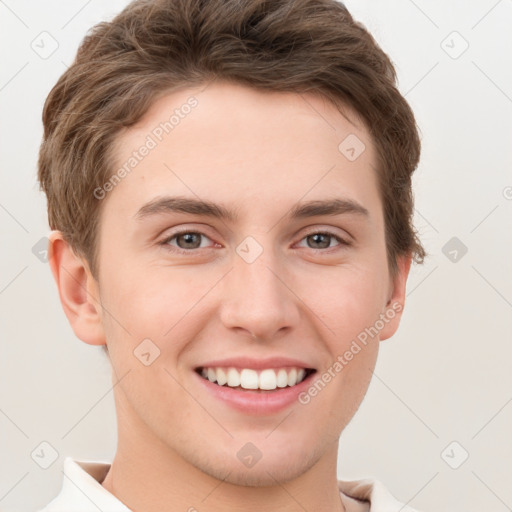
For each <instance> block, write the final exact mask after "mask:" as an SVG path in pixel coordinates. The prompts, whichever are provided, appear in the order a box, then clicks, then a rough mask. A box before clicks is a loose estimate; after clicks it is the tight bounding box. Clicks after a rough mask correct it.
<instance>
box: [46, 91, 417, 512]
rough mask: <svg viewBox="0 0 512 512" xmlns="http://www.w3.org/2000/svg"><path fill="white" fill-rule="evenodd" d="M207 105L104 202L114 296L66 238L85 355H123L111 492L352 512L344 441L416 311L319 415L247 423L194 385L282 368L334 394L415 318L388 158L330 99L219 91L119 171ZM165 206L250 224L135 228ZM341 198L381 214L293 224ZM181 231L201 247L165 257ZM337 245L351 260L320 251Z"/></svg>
mask: <svg viewBox="0 0 512 512" xmlns="http://www.w3.org/2000/svg"><path fill="white" fill-rule="evenodd" d="M191 95H194V96H195V97H196V98H197V100H198V105H197V107H196V108H194V109H192V111H191V112H190V114H189V115H187V116H186V117H185V118H184V119H181V120H180V123H179V125H177V126H176V127H175V128H174V130H173V131H172V132H171V133H169V134H167V135H166V136H164V138H163V140H162V141H161V142H160V143H159V144H158V145H157V146H156V147H155V148H154V149H152V150H151V151H150V152H149V154H148V155H147V156H145V158H144V159H143V160H142V161H141V162H140V163H138V165H137V166H136V167H135V168H134V169H133V170H132V172H131V173H130V174H129V175H128V176H126V177H125V178H124V179H122V180H121V182H120V183H119V184H118V185H117V186H116V187H115V188H114V189H113V190H112V191H110V192H108V195H107V197H106V198H105V199H103V200H102V212H101V224H100V233H99V242H100V244H99V252H98V261H99V273H98V276H97V278H98V279H97V280H96V279H94V278H93V276H92V275H91V273H90V271H89V266H88V265H87V263H86V262H85V261H84V260H83V259H82V258H79V257H78V256H76V255H75V254H74V253H73V251H72V250H71V249H70V247H69V246H68V244H67V243H66V242H65V241H64V240H63V238H62V235H61V233H60V232H58V231H54V232H52V234H51V238H50V239H51V253H50V256H51V258H50V264H51V268H52V272H53V275H54V277H55V280H56V282H57V285H58V289H59V294H60V299H61V302H62V305H63V308H64V311H65V313H66V315H67V318H68V320H69V322H70V324H71V326H72V328H73V330H74V332H75V333H76V335H77V336H78V337H79V338H80V339H81V340H83V341H84V342H85V343H89V344H91V345H102V344H107V345H108V348H109V353H110V358H111V362H112V367H113V384H116V383H117V385H116V386H115V387H114V398H115V403H116V411H117V420H118V421H117V423H118V446H117V452H116V455H115V458H114V460H113V463H112V466H111V468H110V471H109V473H108V474H107V477H106V478H105V480H104V481H103V483H102V485H103V486H104V487H105V488H106V489H107V490H108V491H110V492H111V493H112V494H114V495H115V496H116V497H117V498H118V499H119V500H121V501H122V502H123V503H125V504H126V505H127V506H128V507H129V508H131V509H132V510H134V511H136V512H157V511H158V512H161V511H162V510H169V511H170V510H173V511H174V510H176V511H178V510H183V511H185V510H189V509H190V510H193V509H191V507H195V509H197V510H198V511H201V510H208V511H209V512H217V511H225V510H230V511H242V510H243V511H246V512H256V511H261V510H280V511H289V512H291V511H303V510H309V511H312V510H315V511H320V512H323V511H325V512H327V511H329V512H332V511H344V510H347V511H350V509H351V504H350V500H346V499H345V500H341V499H340V493H339V490H338V488H337V457H338V439H339V437H340V434H341V432H342V431H343V429H344V428H345V426H346V425H347V424H348V423H349V421H350V420H351V418H352V417H353V416H354V414H355V412H356V411H357V409H358V407H359V405H360V403H361V401H362V399H363V398H364V395H365V393H366V391H367V389H368V385H369V382H370V379H371V375H372V370H373V368H374V367H375V363H376V359H377V355H378V347H379V340H384V339H387V338H389V337H390V336H392V335H393V334H394V332H395V331H396V329H397V328H398V325H399V321H400V316H401V310H400V312H397V313H396V314H395V315H394V316H393V318H392V319H391V320H390V321H389V322H387V323H386V324H385V326H384V328H383V329H382V330H380V332H379V335H378V336H377V337H375V338H373V339H371V341H370V342H369V343H368V344H367V345H366V346H365V347H364V349H363V350H361V351H360V352H359V353H358V354H357V355H356V356H354V358H353V359H352V360H351V361H350V362H349V363H348V364H347V365H346V366H345V367H344V368H343V370H342V371H341V372H340V373H339V374H337V376H336V377H335V378H333V379H332V380H331V382H330V383H329V384H328V385H327V386H325V388H324V389H323V390H322V391H321V392H319V393H318V395H317V396H315V397H314V398H312V399H311V401H310V402H309V403H307V404H301V403H299V402H298V401H294V402H293V403H292V404H291V405H289V406H287V407H286V408H285V409H283V410H280V411H278V412H276V413H272V414H259V415H258V414H242V413H241V412H240V411H238V410H235V409H233V408H232V407H231V406H229V405H227V404H226V403H224V402H223V401H222V400H219V399H217V398H216V397H212V396H210V395H209V394H208V393H207V392H206V391H205V389H204V386H203V385H202V383H201V382H200V380H199V379H198V375H197V374H196V373H195V371H194V369H195V368H196V367H197V366H198V365H200V364H201V363H204V362H206V361H211V360H214V359H223V358H227V357H234V356H247V357H251V358H255V359H261V358H267V357H272V356H281V357H292V358H297V359H300V360H301V361H306V362H308V366H309V367H311V368H314V369H316V370H317V374H316V375H317V376H320V375H321V374H322V373H324V372H325V371H326V370H327V369H328V368H329V367H332V365H333V362H334V361H336V358H337V357H338V356H339V355H340V354H343V353H344V352H345V351H346V350H347V349H348V347H349V346H350V344H351V342H352V341H353V340H354V339H356V338H357V335H358V334H359V333H361V332H362V331H364V329H365V328H366V327H369V326H372V325H374V324H375V322H376V320H377V319H378V318H379V315H381V314H382V313H385V312H386V311H387V310H389V309H390V308H391V307H392V304H393V303H395V304H400V305H402V306H403V304H404V298H405V284H406V280H407V275H408V272H409V268H410V263H411V259H410V257H409V256H408V257H405V256H404V257H400V258H399V260H398V267H399V271H398V273H397V275H396V276H395V277H392V276H391V274H390V272H389V268H388V264H387V259H386V246H385V235H384V219H383V214H382V203H381V200H380V197H379V191H378V187H377V177H376V174H375V166H376V154H375V148H374V146H373V144H372V142H371V140H370V137H369V135H368V132H367V130H366V129H365V128H364V127H363V126H362V124H361V123H360V122H358V123H357V125H354V124H351V123H350V122H349V121H348V119H346V118H345V117H344V116H342V115H341V114H340V113H339V112H338V110H336V108H335V107H334V106H332V105H331V104H330V103H329V102H327V101H326V100H323V99H321V98H319V97H318V96H314V95H312V94H309V93H308V94H302V95H299V94H293V93H269V92H262V91H255V90H252V89H250V88H247V87H242V86H239V85H234V84H228V83H215V84H210V85H208V87H206V88H204V86H203V87H201V88H199V87H198V88H192V89H187V90H181V91H177V92H176V91H174V92H172V93H171V94H166V95H164V96H162V97H160V98H159V99H158V100H157V101H156V102H155V103H154V104H153V105H152V107H151V109H150V110H149V111H148V112H147V113H146V115H145V116H144V117H143V118H142V119H141V120H140V121H139V123H137V125H135V126H132V127H130V128H129V129H127V130H125V131H124V132H122V133H121V134H120V136H119V139H118V144H117V146H116V151H115V158H116V162H115V164H116V166H115V169H117V168H118V167H120V166H122V165H123V163H124V162H126V160H127V159H128V158H129V156H130V154H131V153H132V152H133V151H134V150H135V149H137V148H139V147H140V146H141V145H142V144H143V143H144V141H145V140H146V137H147V135H148V134H150V133H151V131H152V130H153V129H154V127H155V126H158V125H159V123H161V122H163V121H164V120H166V119H168V118H169V113H170V112H172V111H173V110H174V109H175V108H177V107H179V106H180V105H183V104H184V103H185V102H186V100H187V98H189V97H190V96H191ZM349 117H350V119H351V120H352V121H354V122H355V120H356V119H357V118H356V116H355V115H354V114H353V112H352V115H350V116H349ZM349 134H355V135H357V137H358V138H359V139H360V140H362V141H364V144H365V145H366V150H365V151H364V152H363V153H362V154H361V155H360V156H359V157H358V158H357V159H356V160H354V161H349V160H348V159H347V158H346V157H345V156H344V155H343V154H342V153H341V152H340V151H339V150H338V145H339V144H340V142H341V141H342V140H343V139H345V137H347V136H348V135H349ZM167 195H169V196H178V195H179V196H183V197H188V198H192V199H201V200H207V201H211V202H214V203H217V204H221V205H223V206H225V207H226V208H229V209H233V210H236V212H237V213H238V218H237V219H235V220H227V219H223V220H221V219H218V218H213V217H208V216H204V215H199V214H191V213H177V212H170V211H164V212H160V213H158V214H153V215H148V216H146V217H143V218H141V219H137V218H136V213H137V212H138V210H139V209H140V208H141V207H142V206H143V205H144V204H146V203H148V202H149V201H151V200H153V199H155V198H156V197H163V196H167ZM332 198H343V199H346V200H350V201H352V202H354V203H357V204H359V205H360V206H362V207H364V208H365V209H366V210H367V213H366V214H362V213H359V212H355V211H347V212H345V213H341V214H338V215H317V216H314V217H305V218H295V219H292V218H289V217H288V214H289V212H290V211H291V209H292V208H293V207H294V206H296V205H297V204H298V203H300V204H302V203H304V202H307V201H310V200H327V199H332ZM177 228H180V229H184V230H186V231H187V232H189V233H198V232H200V233H202V236H199V237H198V235H196V238H191V239H190V238H189V239H187V238H186V237H184V236H181V237H180V236H178V237H175V238H173V239H172V240H171V241H169V242H168V243H167V244H162V243H161V242H163V241H164V240H165V239H166V238H169V237H170V236H171V235H172V234H173V233H174V232H176V231H177ZM326 231H327V232H329V233H332V234H333V235H335V236H339V237H340V238H341V239H342V240H344V241H347V242H350V245H344V244H340V242H338V241H337V240H336V238H334V236H330V237H329V236H328V235H324V236H323V237H316V238H315V237H314V236H312V235H313V234H314V233H325V232H326ZM189 236H190V235H189ZM248 236H250V237H253V238H254V239H255V240H256V241H257V242H258V243H259V244H260V246H261V247H262V249H263V252H262V253H261V254H260V255H259V256H258V257H257V258H256V259H255V261H253V262H252V263H248V262H247V261H246V260H244V259H243V258H242V257H240V255H239V254H238V253H237V251H236V249H237V247H238V246H239V244H241V242H242V241H243V240H244V239H245V238H246V237H248ZM196 240H197V241H196ZM191 244H192V245H191ZM190 247H192V248H190ZM180 249H181V251H182V252H183V253H185V252H186V254H183V253H179V252H178V251H179V250H180ZM147 338H149V339H150V340H152V342H153V343H154V344H155V345H156V346H157V347H158V348H159V350H160V356H159V357H158V358H157V359H155V360H154V362H153V363H152V364H151V365H149V366H145V365H144V364H142V363H141V361H140V360H139V358H137V357H135V356H134V350H135V349H136V348H137V346H138V345H139V344H140V343H141V342H142V340H144V339H147ZM269 393H270V391H269ZM248 442H250V443H252V444H253V445H255V446H256V447H257V448H258V450H259V451H260V452H261V454H262V457H261V459H260V460H259V461H258V462H257V463H256V464H255V465H254V466H252V467H250V468H248V467H246V466H245V465H244V464H242V463H241V461H240V460H239V458H238V457H237V452H238V451H239V450H240V449H241V448H242V447H243V446H244V445H246V443H248Z"/></svg>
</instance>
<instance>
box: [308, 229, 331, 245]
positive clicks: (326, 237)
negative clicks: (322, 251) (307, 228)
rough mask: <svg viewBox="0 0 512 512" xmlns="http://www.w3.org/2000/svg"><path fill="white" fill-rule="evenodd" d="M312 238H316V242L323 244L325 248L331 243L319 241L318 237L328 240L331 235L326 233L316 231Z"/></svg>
mask: <svg viewBox="0 0 512 512" xmlns="http://www.w3.org/2000/svg"><path fill="white" fill-rule="evenodd" d="M311 237H312V238H314V239H315V240H314V243H320V245H321V246H322V248H325V247H329V243H328V242H327V244H326V243H325V241H324V243H323V244H322V243H321V242H318V240H317V238H318V237H323V238H324V239H325V240H327V239H328V238H329V235H324V234H321V233H316V234H314V235H311Z"/></svg>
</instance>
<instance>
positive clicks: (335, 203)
mask: <svg viewBox="0 0 512 512" xmlns="http://www.w3.org/2000/svg"><path fill="white" fill-rule="evenodd" d="M165 213H187V214H191V215H202V216H205V217H212V218H216V219H220V220H227V221H230V222H233V223H234V222H236V221H237V219H238V210H231V209H229V208H226V207H225V206H223V205H221V204H216V203H213V202H211V201H206V200H200V199H195V198H191V197H182V196H174V197H172V196H164V197H157V198H155V199H153V200H151V201H149V202H148V203H146V204H145V205H143V206H142V207H141V208H140V209H139V210H138V211H137V213H136V214H135V218H136V219H137V220H143V219H145V218H147V217H151V216H154V215H160V214H165ZM341 214H356V215H361V216H363V217H368V216H369V212H368V210H367V209H366V208H365V207H364V206H362V205H361V204H359V203H358V202H356V201H354V200H352V199H340V198H334V199H325V200H313V201H308V202H306V203H299V204H296V205H294V206H293V208H292V209H291V211H290V212H289V213H288V214H287V217H288V218H290V219H304V218H308V217H315V216H319V215H333V216H334V215H341Z"/></svg>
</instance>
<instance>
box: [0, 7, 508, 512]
mask: <svg viewBox="0 0 512 512" xmlns="http://www.w3.org/2000/svg"><path fill="white" fill-rule="evenodd" d="M126 3H127V2H126V1H121V0H116V1H109V2H100V1H99V0H89V1H85V0H73V1H66V2H64V1H60V2H58V1H55V0H52V1H49V0H46V1H44V2H36V1H33V2H30V1H28V0H23V1H18V2H15V1H14V0H0V47H1V48H2V63H1V66H0V108H1V110H0V116H1V117H0V119H1V124H0V130H1V146H0V159H1V169H2V173H1V186H0V223H1V226H2V251H1V254H0V258H1V275H0V307H1V315H2V320H1V324H0V325H1V342H2V356H1V357H0V365H1V366H0V372H1V376H2V385H1V387H0V393H1V394H0V443H1V454H2V456H1V459H0V460H1V467H0V510H2V511H6V510H10V511H14V512H25V511H31V510H35V509H36V508H38V507H42V506H43V505H44V504H46V503H47V502H48V501H50V499H52V498H53V497H54V496H55V495H56V494H57V493H58V492H59V490H60V487H61V484H62V478H63V476H62V472H61V471H62V462H63V458H64V456H66V455H70V456H73V457H75V458H84V459H104V460H111V458H112V457H113V455H114V452H115V446H116V423H115V413H114V402H113V396H112V392H111V379H110V370H109V365H108V362H107V360H106V359H105V358H104V356H103V354H102V353H101V352H100V349H99V348H98V347H91V346H89V345H86V344H84V343H82V342H81V341H80V340H78V339H77V338H76V337H75V336H74V334H73V331H72V330H71V328H70V326H69V325H68V323H67V320H66V318H65V316H64V313H63V311H62V309H61V306H60V302H59V298H58V294H57V290H56V287H55V284H54V282H53V279H52V276H51V272H50V269H49V267H48V264H46V263H42V262H41V261H39V259H38V258H37V257H36V256H35V255H34V254H33V252H32V248H33V246H34V245H35V244H36V243H37V242H38V241H39V240H40V239H41V238H42V237H44V236H46V235H47V234H48V232H49V228H48V225H47V220H46V219H47V217H46V202H45V198H44V196H43V194H42V193H40V192H39V190H38V184H37V182H36V177H35V176H36V161H37V151H38V146H39V143H40V140H41V136H42V124H41V120H40V118H41V109H42V106H43V102H44V99H45V98H46V96H47V94H48V92H49V91H50V89H51V87H52V86H53V85H54V83H55V82H56V80H57V79H58V77H59V76H60V75H61V74H62V73H63V72H64V70H65V68H66V66H67V65H69V64H70V63H71V61H72V60H73V57H74V54H75V52H76V49H77V46H78V43H79V41H80V40H81V39H82V37H83V36H84V34H85V32H86V30H87V29H88V28H89V27H91V26H92V25H93V24H95V23H97V22H99V21H101V20H104V19H109V18H111V17H112V16H113V15H114V14H115V13H117V12H118V11H120V10H121V9H122V8H123V7H124V6H125V5H126ZM346 4H347V6H348V7H349V9H350V10H351V12H352V13H353V15H354V16H355V17H356V19H359V20H360V21H362V22H363V23H364V24H365V25H366V26H367V28H368V29H369V30H370V31H371V32H372V33H373V35H374V36H375V38H376V39H377V41H378V42H379V43H380V44H381V46H382V47H383V48H384V50H385V51H386V52H387V53H388V54H389V55H390V56H391V57H392V60H393V61H394V63H395V64H396V67H397V71H398V75H399V86H400V90H401V91H402V93H403V94H405V95H406V98H407V99H408V100H409V102H410V103H411V105H412V107H413V109H414V111H415V113H416V115H417V120H418V123H419V125H420V128H421V131H422V140H423V153H422V160H421V164H420V167H419V170H418V171H417V173H416V176H415V179H414V182H415V191H416V224H417V227H418V228H419V230H420V235H421V238H422V240H423V242H424V244H425V246H426V248H427V250H428V251H429V253H430V257H429V258H428V260H427V262H426V264H425V265H424V266H423V267H413V269H412V273H411V276H410V279H409V283H408V295H407V303H406V308H405V312H404V316H403V321H402V324H401V327H400V329H399V331H398V333H397V334H396V335H395V336H394V337H393V338H392V339H391V340H389V341H386V342H383V343H382V345H381V352H380V358H379V361H378V364H377V367H376V370H375V376H374V378H373V381H372V383H371V385H370V389H369V391H368V394H367V396H366V398H365V399H364V401H363V404H362V406H361V409H360V410H359V411H358V413H357V414H356V416H355V417H354V419H353V421H352V422H351V424H350V425H349V426H348V427H347V428H346V430H345V432H344V433H343V435H342V438H341V443H340V456H339V474H338V477H339V478H342V479H353V478H365V477H373V478H378V479H380V480H381V481H382V482H383V483H384V484H385V485H386V486H387V487H388V488H389V489H390V490H391V491H392V492H393V494H395V496H396V497H397V498H399V499H400V500H401V501H404V502H409V503H410V505H412V506H414V507H415V508H418V509H419V510H421V511H423V512H427V511H432V512H433V511H436V512H443V511H466V512H472V511H475V512H476V511H480V510H485V511H486V512H493V511H495V512H502V511H503V512H504V511H506V510H512V487H511V485H510V482H511V476H512V475H511V473H512V471H511V462H512V439H511V436H510V432H511V431H512V430H511V426H512V404H511V401H512V385H511V384H512V372H511V366H512V364H511V361H512V343H511V341H512V321H511V313H512V279H511V276H512V258H511V254H512V173H511V168H512V149H511V147H512V66H511V62H512V58H511V57H512V32H511V31H510V26H511V23H512V0H501V1H496V0H485V1H484V0H482V1H478V2H477V1H475V2H467V1H462V0H460V1H450V2H446V1H442V0H435V1H426V0H424V1H420V0H416V1H415V2H413V1H412V0H385V1H383V0H380V1H377V0H363V1H356V0H350V1H347V2H346ZM43 31H46V32H48V33H49V34H51V36H52V37H53V38H54V39H55V40H56V41H57V43H58V48H57V49H56V51H55V52H54V53H53V54H52V55H50V56H46V55H43V56H44V57H47V58H41V57H40V56H39V55H38V54H37V53H36V52H35V51H34V49H33V48H32V47H31V44H32V45H33V46H34V47H35V46H36V45H39V47H40V48H41V49H40V50H39V51H40V52H42V51H43V48H42V46H43V43H42V42H41V38H46V39H45V41H44V48H45V49H46V50H44V51H48V50H49V49H51V44H52V43H51V41H50V40H49V39H48V36H47V35H43V36H41V35H40V34H41V32H43ZM454 31H456V32H458V34H459V35H457V34H453V32H454ZM33 41H34V43H33ZM443 41H444V42H443ZM464 41H467V44H469V47H468V48H467V50H466V51H464V53H462V54H461V55H459V53H460V52H461V50H463V49H464V46H465V44H466V43H465V42H464ZM455 57H456V58H455ZM453 237H456V238H457V239H458V240H459V242H456V243H458V244H459V245H460V244H464V245H465V246H466V247H467V253H466V254H464V255H462V252H461V250H460V248H459V249H458V250H457V251H458V252H457V257H456V261H451V260H452V259H453V258H454V257H455V253H453V252H452V253H451V254H450V252H449V251H453V247H451V246H448V247H447V248H446V249H445V250H444V252H445V253H446V254H447V255H445V254H444V252H443V247H445V245H446V244H447V243H448V242H449V241H450V240H451V239H452V238H453ZM452 243H453V242H452ZM43 441H46V442H48V443H50V444H51V445H52V446H53V447H54V448H55V450H57V452H58V458H57V459H56V461H55V462H54V463H53V464H52V465H51V466H50V467H49V468H48V469H46V470H45V469H42V468H41V467H40V466H39V465H37V464H36V463H35V462H34V460H33V459H32V458H31V453H33V452H34V450H37V449H40V448H38V447H39V446H40V443H41V442H43ZM453 441H455V442H456V443H457V444H455V445H453V444H451V443H452V442H453ZM447 447H449V448H448V449H446V448H447ZM465 452H467V453H468V454H469V457H468V459H467V460H466V461H465V462H464V463H463V464H462V465H460V467H458V469H453V468H452V467H450V464H451V465H452V466H456V465H458V464H460V461H461V460H462V459H463V457H464V455H465ZM409 500H410V501H409Z"/></svg>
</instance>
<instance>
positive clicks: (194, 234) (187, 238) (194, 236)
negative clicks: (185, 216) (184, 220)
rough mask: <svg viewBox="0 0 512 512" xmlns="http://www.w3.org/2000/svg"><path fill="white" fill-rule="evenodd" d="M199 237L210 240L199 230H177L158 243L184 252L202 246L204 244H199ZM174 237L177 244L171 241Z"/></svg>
mask: <svg viewBox="0 0 512 512" xmlns="http://www.w3.org/2000/svg"><path fill="white" fill-rule="evenodd" d="M201 237H204V238H207V239H208V240H210V239H209V238H208V237H207V236H206V235H205V234H204V233H201V232H199V231H190V230H189V231H179V232H178V233H173V234H172V235H170V236H168V237H167V238H166V239H164V240H162V241H161V242H160V245H163V246H166V247H167V248H169V246H170V247H171V248H172V249H171V250H173V251H176V252H179V253H183V254H185V253H190V252H191V251H192V250H193V249H201V248H204V246H202V245H201ZM174 239H176V244H177V246H176V245H174V244H172V243H171V242H172V241H173V240H174Z"/></svg>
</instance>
